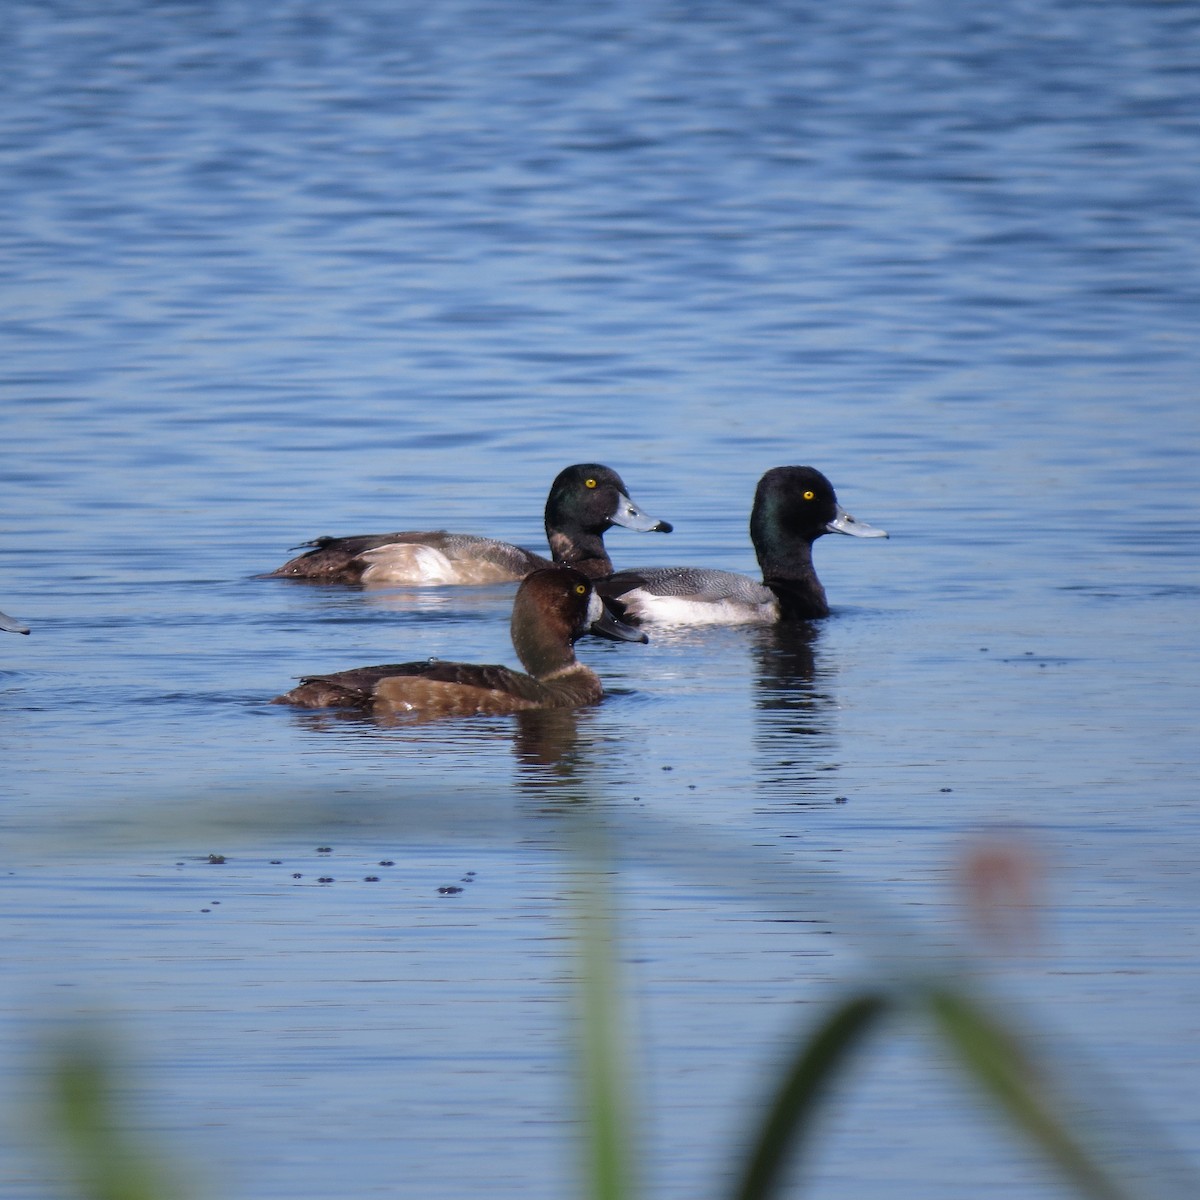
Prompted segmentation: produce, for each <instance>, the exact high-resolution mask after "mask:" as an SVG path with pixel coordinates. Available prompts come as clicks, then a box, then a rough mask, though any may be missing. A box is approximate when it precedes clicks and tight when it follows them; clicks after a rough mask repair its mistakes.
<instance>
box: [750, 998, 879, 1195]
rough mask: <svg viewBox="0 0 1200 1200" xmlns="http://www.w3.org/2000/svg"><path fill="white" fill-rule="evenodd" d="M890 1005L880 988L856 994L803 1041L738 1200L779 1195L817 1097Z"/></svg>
mask: <svg viewBox="0 0 1200 1200" xmlns="http://www.w3.org/2000/svg"><path fill="white" fill-rule="evenodd" d="M891 1004H892V1001H891V999H890V998H889V997H888V996H887V995H886V994H884V993H881V992H867V993H865V994H863V995H860V996H855V997H853V998H852V999H850V1000H847V1001H845V1002H844V1003H843V1004H841V1005H839V1006H838V1008H837V1009H835V1010H834V1012H833V1013H831V1014H830V1015H829V1016H828V1017H827V1018H826V1020H825V1021H824V1023H823V1024H822V1025H820V1026H819V1027H818V1028H817V1029H816V1030H815V1031H814V1032H813V1033H812V1034H811V1036H810V1037H808V1038H807V1039H806V1040H805V1041H804V1042H803V1043H802V1045H801V1046H800V1048H799V1050H798V1052H797V1053H796V1055H795V1057H794V1058H793V1060H792V1062H791V1064H790V1066H789V1067H788V1070H787V1073H786V1074H785V1075H784V1078H783V1082H782V1084H781V1085H780V1087H779V1091H778V1093H777V1094H776V1096H775V1100H774V1102H773V1103H772V1104H771V1107H770V1108H769V1109H768V1111H767V1114H766V1117H765V1119H764V1120H763V1122H762V1124H761V1126H760V1127H759V1131H758V1135H757V1137H756V1139H755V1142H754V1146H753V1148H752V1150H751V1152H750V1155H749V1158H748V1159H747V1161H746V1165H745V1169H744V1172H743V1174H742V1177H741V1180H740V1182H739V1183H738V1186H737V1190H736V1191H735V1192H734V1193H733V1195H734V1196H735V1197H737V1200H767V1198H768V1197H770V1196H772V1195H774V1194H775V1193H776V1191H777V1189H778V1188H779V1186H780V1184H781V1182H782V1178H783V1169H784V1167H785V1166H786V1165H787V1163H788V1162H789V1161H790V1160H792V1159H793V1158H794V1157H795V1155H796V1153H797V1152H798V1150H799V1148H800V1146H801V1144H802V1143H803V1141H804V1140H805V1138H806V1137H807V1136H808V1134H809V1132H810V1128H811V1117H812V1113H813V1112H814V1110H815V1109H816V1107H817V1103H818V1101H819V1100H820V1099H821V1097H822V1096H823V1095H824V1094H825V1093H826V1092H827V1091H828V1090H829V1087H830V1086H831V1084H832V1083H833V1081H834V1079H835V1077H836V1075H837V1073H838V1071H839V1070H840V1069H841V1068H842V1067H843V1066H844V1065H845V1064H846V1062H847V1061H848V1060H849V1057H850V1055H851V1053H852V1052H853V1051H854V1050H856V1049H857V1048H858V1047H859V1045H860V1044H861V1043H862V1041H863V1040H864V1038H865V1037H866V1035H867V1034H868V1033H869V1032H870V1031H871V1030H872V1029H873V1028H874V1027H875V1025H876V1024H877V1023H878V1021H879V1018H880V1017H882V1016H883V1015H884V1013H885V1012H887V1011H888V1009H889V1008H890V1007H891Z"/></svg>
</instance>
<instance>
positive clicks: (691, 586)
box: [596, 467, 887, 625]
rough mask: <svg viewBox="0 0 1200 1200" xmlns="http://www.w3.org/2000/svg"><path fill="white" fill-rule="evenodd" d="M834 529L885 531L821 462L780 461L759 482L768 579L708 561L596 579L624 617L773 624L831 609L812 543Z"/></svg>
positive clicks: (754, 516) (757, 531) (761, 546)
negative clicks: (848, 503)
mask: <svg viewBox="0 0 1200 1200" xmlns="http://www.w3.org/2000/svg"><path fill="white" fill-rule="evenodd" d="M826 533H846V534H850V535H851V536H853V537H864V538H885V537H887V534H886V533H885V532H884V531H883V530H882V529H875V528H874V527H872V526H870V525H867V524H866V523H865V522H863V521H856V520H855V519H854V518H853V517H852V516H851V515H850V514H849V513H848V512H846V510H845V509H844V508H842V506H841V505H840V504H839V503H838V500H837V496H836V495H835V493H834V490H833V485H832V484H831V483H830V482H829V480H828V479H826V478H825V476H824V475H822V474H821V472H820V471H818V470H816V469H815V468H813V467H775V468H773V469H772V470H770V471H768V472H767V473H766V474H765V475H764V476H763V477H762V478H761V479H760V480H759V481H758V488H757V490H756V491H755V493H754V508H753V509H752V510H751V513H750V540H751V541H752V542H753V543H754V550H755V553H756V554H757V555H758V563H759V566H760V567H761V568H762V573H763V577H762V582H761V583H759V582H757V581H756V580H753V579H750V578H749V577H747V576H745V575H738V574H735V573H734V572H732V571H716V570H709V569H707V568H703V567H641V568H636V569H634V570H629V571H618V572H617V573H616V574H615V575H610V576H609V577H608V578H607V579H601V580H597V581H596V590H597V591H598V592H599V593H600V595H601V596H602V597H603V598H604V601H605V603H606V604H608V605H609V606H610V607H611V608H612V609H613V610H614V612H616V613H617V615H618V616H619V617H621V619H622V620H625V621H629V622H631V623H632V624H638V625H640V624H662V625H773V624H775V623H777V622H787V621H809V620H813V619H815V618H818V617H827V616H829V602H828V601H827V600H826V598H825V589H824V588H823V587H822V586H821V581H820V580H819V579H818V578H817V573H816V570H815V569H814V567H813V561H812V547H813V542H815V541H816V540H817V538H819V537H821V536H822V535H823V534H826Z"/></svg>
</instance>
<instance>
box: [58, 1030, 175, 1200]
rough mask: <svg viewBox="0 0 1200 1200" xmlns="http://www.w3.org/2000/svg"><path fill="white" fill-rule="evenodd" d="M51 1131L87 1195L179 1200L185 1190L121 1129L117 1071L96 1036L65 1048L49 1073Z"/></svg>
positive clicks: (90, 1198)
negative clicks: (176, 1184)
mask: <svg viewBox="0 0 1200 1200" xmlns="http://www.w3.org/2000/svg"><path fill="white" fill-rule="evenodd" d="M50 1083H51V1105H52V1107H51V1121H52V1126H53V1129H52V1133H53V1134H54V1135H56V1137H57V1140H58V1141H59V1142H60V1143H61V1145H62V1147H63V1150H64V1152H65V1153H64V1157H65V1159H66V1160H67V1161H66V1166H67V1169H68V1171H69V1172H70V1174H71V1175H73V1177H74V1179H75V1182H76V1186H77V1187H78V1190H79V1194H80V1195H81V1196H83V1197H85V1198H86V1200H179V1198H180V1197H182V1196H183V1192H182V1190H181V1189H180V1188H179V1187H177V1186H175V1184H174V1182H173V1181H172V1180H171V1179H170V1178H169V1176H168V1173H167V1172H166V1170H165V1169H164V1168H163V1167H162V1166H161V1165H160V1164H159V1162H158V1161H157V1160H156V1159H154V1158H153V1157H152V1156H151V1155H150V1154H149V1153H147V1152H144V1151H143V1150H141V1149H140V1148H139V1147H137V1146H136V1145H135V1144H134V1142H133V1141H132V1139H131V1138H130V1137H129V1135H128V1134H127V1133H126V1132H125V1130H124V1129H123V1128H122V1123H121V1120H120V1108H121V1106H120V1102H119V1099H118V1095H117V1087H116V1072H115V1071H114V1069H113V1067H112V1065H111V1060H110V1058H109V1056H108V1055H107V1054H106V1053H105V1052H104V1051H103V1050H102V1049H101V1046H100V1042H99V1040H98V1038H96V1037H80V1038H77V1039H75V1040H74V1041H73V1042H72V1043H71V1044H70V1045H69V1046H68V1047H67V1048H66V1049H64V1050H62V1051H61V1052H60V1053H59V1054H58V1056H57V1060H56V1061H55V1063H54V1066H53V1070H52V1073H51V1079H50Z"/></svg>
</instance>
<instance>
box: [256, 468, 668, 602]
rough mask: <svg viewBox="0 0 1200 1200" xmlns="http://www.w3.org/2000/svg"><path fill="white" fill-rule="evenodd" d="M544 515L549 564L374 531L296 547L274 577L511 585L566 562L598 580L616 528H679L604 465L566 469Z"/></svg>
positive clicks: (421, 535) (501, 549)
mask: <svg viewBox="0 0 1200 1200" xmlns="http://www.w3.org/2000/svg"><path fill="white" fill-rule="evenodd" d="M545 516H546V538H547V540H548V542H549V543H550V553H551V557H550V558H545V557H543V556H542V555H540V554H534V553H533V552H532V551H529V550H524V549H522V548H521V547H520V546H513V545H511V544H510V543H508V542H500V541H494V540H492V539H490V538H485V537H479V536H477V535H474V534H469V533H447V532H446V531H445V530H435V531H431V532H420V531H409V532H401V533H374V534H372V533H368V534H362V535H360V536H357V537H354V536H352V537H319V538H316V539H314V540H313V541H310V542H304V543H303V544H302V546H297V547H295V549H302V548H304V547H311V549H308V550H307V552H306V553H304V554H301V555H299V556H298V557H297V558H293V559H291V560H290V561H289V562H286V563H284V564H283V566H282V567H279V568H277V569H276V570H274V571H272V572H270V576H284V577H287V578H291V579H311V580H319V581H322V582H326V583H350V584H368V585H369V584H421V585H434V584H480V583H510V582H515V581H518V580H521V579H524V578H525V576H526V575H528V574H529V573H530V572H531V571H539V570H544V569H545V568H546V567H550V566H553V565H554V564H556V563H561V564H565V565H567V566H570V567H574V568H575V569H576V570H578V571H582V572H583V573H584V574H585V575H587V576H588V577H589V578H592V579H596V578H599V577H600V576H602V575H610V574H611V573H612V570H613V565H612V560H611V559H610V558H609V557H608V553H607V551H606V550H605V548H604V533H605V531H606V530H608V529H610V528H611V527H612V526H613V525H621V526H623V527H624V528H625V529H633V530H636V531H637V532H639V533H670V532H671V530H672V528H673V526H672V525H671V524H670V523H669V522H668V521H660V520H659V519H658V518H657V517H652V516H650V515H649V514H648V513H646V512H644V511H643V510H642V509H641V508H639V507H638V506H637V505H636V504H634V502H633V501H632V500H630V498H629V489H628V488H627V487H626V486H625V484H624V482H623V481H622V479H621V477H620V475H618V474H617V473H616V471H614V470H612V469H611V468H610V467H604V466H601V465H600V464H599V463H576V464H575V465H574V466H570V467H566V468H565V469H564V470H562V471H560V472H559V473H558V475H557V476H556V477H555V480H554V482H553V484H551V486H550V494H549V496H548V497H547V498H546V514H545Z"/></svg>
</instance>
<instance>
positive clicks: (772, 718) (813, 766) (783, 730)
mask: <svg viewBox="0 0 1200 1200" xmlns="http://www.w3.org/2000/svg"><path fill="white" fill-rule="evenodd" d="M822 636H823V635H822V630H821V627H820V626H819V625H817V624H816V623H815V622H809V621H800V622H796V623H794V624H790V625H785V624H780V625H770V626H765V627H763V628H762V629H760V630H756V631H755V641H754V646H753V656H754V660H755V664H756V668H757V669H756V672H755V677H754V691H755V709H756V720H755V732H754V744H755V762H756V763H757V764H758V771H759V775H760V779H759V788H760V791H761V792H762V793H763V794H765V795H768V796H771V797H782V796H786V797H788V798H789V799H790V800H791V801H792V802H793V803H797V804H809V803H813V802H814V801H815V800H816V799H817V798H818V797H819V798H821V799H823V800H824V799H828V795H827V794H828V792H829V790H830V789H829V786H828V784H827V783H820V782H819V780H820V774H821V772H824V771H828V770H829V769H830V765H829V753H830V751H831V749H832V747H833V744H834V740H833V716H834V711H835V704H834V700H833V697H832V696H831V695H830V694H829V692H828V690H827V689H826V687H825V684H826V681H827V679H828V673H827V671H826V670H824V669H822V668H821V666H820V665H819V655H818V651H819V646H820V640H821V637H822Z"/></svg>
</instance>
